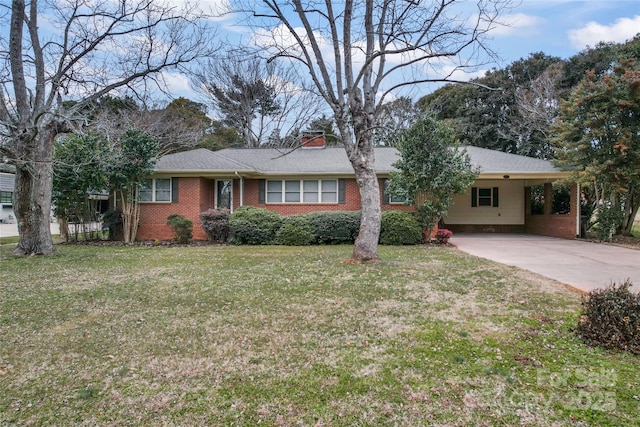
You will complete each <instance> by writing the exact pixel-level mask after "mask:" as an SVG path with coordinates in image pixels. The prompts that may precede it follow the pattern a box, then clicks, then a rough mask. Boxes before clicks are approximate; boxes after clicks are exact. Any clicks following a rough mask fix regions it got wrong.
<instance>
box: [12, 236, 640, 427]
mask: <svg viewBox="0 0 640 427" xmlns="http://www.w3.org/2000/svg"><path fill="white" fill-rule="evenodd" d="M58 249H59V255H57V256H54V257H33V258H20V259H15V258H8V257H4V258H2V259H1V261H0V262H1V264H2V265H1V270H0V277H1V280H0V425H3V426H4V425H92V426H93V425H141V426H142V425H181V426H202V425H242V426H243V425H258V424H260V425H274V426H275V425H284V426H291V425H309V426H314V425H316V426H354V425H370V426H378V425H400V426H419V425H425V426H427V425H428V426H431V425H451V426H483V425H484V426H494V425H535V426H538V425H545V426H550V425H558V426H563V425H567V426H569V425H574V426H585V425H598V426H601V425H616V426H618V425H634V424H635V423H636V422H637V420H638V419H640V409H639V405H640V397H639V396H640V374H639V372H640V370H639V369H638V368H639V366H640V365H639V361H640V359H639V358H638V357H634V356H632V355H629V354H623V353H618V354H612V353H608V352H606V351H602V350H600V349H592V348H589V347H586V346H584V345H583V344H582V343H581V342H580V341H579V340H578V339H577V338H576V337H575V336H574V334H573V333H572V332H571V328H572V327H573V326H574V325H575V324H576V321H577V317H578V310H579V308H580V295H579V294H576V293H574V292H571V291H568V290H566V289H565V288H564V287H563V286H562V285H560V284H558V283H556V282H553V281H550V280H546V279H543V278H541V277H540V276H537V275H533V274H531V273H526V272H523V271H521V270H518V269H515V268H511V267H505V266H501V265H498V264H495V263H491V262H489V261H486V260H481V259H478V258H474V257H471V256H468V255H466V254H464V253H461V252H459V251H457V250H455V249H451V248H439V247H381V249H380V255H381V256H382V258H383V260H384V261H381V262H379V263H376V264H365V265H352V264H342V263H341V261H343V260H345V259H347V258H348V257H349V255H350V252H351V247H350V246H325V247H300V248H295V247H274V246H261V247H234V246H229V247H215V246H205V247H168V248H167V247H164V248H163V247H141V246H138V247H121V246H120V247H92V246H64V245H63V246H59V247H58ZM634 420H635V421H634Z"/></svg>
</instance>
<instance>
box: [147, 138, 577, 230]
mask: <svg viewBox="0 0 640 427" xmlns="http://www.w3.org/2000/svg"><path fill="white" fill-rule="evenodd" d="M303 141H304V140H303ZM465 148H466V150H467V152H468V154H469V156H470V157H471V161H472V163H473V165H474V166H476V167H478V168H479V170H480V174H479V176H478V178H477V180H476V181H475V183H474V184H473V186H472V188H470V189H469V190H468V191H467V193H466V194H464V195H460V196H457V197H455V199H454V201H453V205H452V206H451V209H450V211H449V213H448V215H447V216H446V217H445V218H443V219H442V221H443V222H444V226H445V227H446V228H449V229H451V230H452V231H454V232H516V233H532V234H543V235H549V236H556V237H563V238H575V237H576V235H578V234H579V215H580V214H579V208H578V206H579V205H578V198H577V194H578V189H577V187H576V186H575V185H573V186H572V187H571V193H570V194H571V199H570V206H571V209H570V211H569V213H564V214H553V212H552V210H551V207H552V203H548V202H547V203H544V209H543V211H541V212H539V213H538V214H534V213H533V212H532V209H531V200H532V198H531V194H532V191H531V189H532V187H534V186H538V185H540V186H542V187H541V188H539V189H538V191H537V192H536V194H538V195H539V194H540V193H543V196H544V200H547V201H551V200H552V198H553V190H552V187H551V183H552V182H554V181H557V180H560V179H563V178H567V177H568V173H567V172H563V171H560V170H559V169H557V168H555V167H554V166H553V165H552V164H551V163H550V162H548V161H544V160H539V159H534V158H530V157H523V156H518V155H514V154H507V153H503V152H499V151H493V150H487V149H483V148H478V147H465ZM398 158H399V153H398V151H397V150H396V149H395V148H390V147H378V148H376V149H375V168H376V172H377V174H378V177H379V180H380V181H379V183H380V189H381V190H380V191H381V201H382V206H381V208H382V209H383V210H387V209H403V210H413V206H406V205H404V203H403V200H396V199H394V198H393V197H389V195H388V194H386V193H385V192H384V188H385V181H386V180H387V179H388V178H389V176H390V173H391V172H392V171H394V167H393V166H392V165H393V163H395V162H396V161H397V160H398ZM140 196H141V200H142V202H141V206H140V226H139V230H138V238H139V239H141V240H151V239H171V238H172V237H173V233H172V231H171V229H170V228H169V227H168V226H167V225H166V220H167V217H168V216H169V215H172V214H180V215H183V216H184V217H186V218H188V219H190V220H192V221H193V223H194V239H202V240H204V239H206V234H205V233H204V231H203V230H202V229H201V227H200V225H199V214H200V213H201V212H203V211H206V210H207V209H210V208H228V209H230V210H231V211H233V210H234V209H236V208H237V207H239V206H256V207H261V208H266V209H269V210H272V211H274V212H277V213H279V214H282V215H291V214H300V213H307V212H313V211H331V210H343V211H357V210H359V209H360V194H359V190H358V185H357V183H356V180H355V174H354V171H353V168H352V166H351V164H350V162H349V160H348V159H347V155H346V152H345V150H344V148H342V147H327V146H325V144H324V138H314V139H311V142H309V143H307V144H305V145H303V146H302V147H301V148H299V149H296V150H289V149H249V148H247V149H242V148H241V149H235V148H228V149H224V150H220V151H215V152H213V151H210V150H207V149H203V148H200V149H196V150H191V151H185V152H180V153H174V154H169V155H166V156H163V157H162V158H160V159H159V160H158V162H157V164H156V166H155V170H154V173H153V175H152V179H150V180H148V182H147V184H146V185H145V186H144V188H143V189H142V191H141V194H140ZM539 198H540V197H538V200H539Z"/></svg>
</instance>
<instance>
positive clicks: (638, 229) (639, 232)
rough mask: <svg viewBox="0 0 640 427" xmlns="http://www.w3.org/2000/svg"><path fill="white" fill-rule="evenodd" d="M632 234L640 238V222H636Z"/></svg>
mask: <svg viewBox="0 0 640 427" xmlns="http://www.w3.org/2000/svg"><path fill="white" fill-rule="evenodd" d="M631 234H633V235H634V236H635V237H638V238H640V221H636V222H634V223H633V227H631Z"/></svg>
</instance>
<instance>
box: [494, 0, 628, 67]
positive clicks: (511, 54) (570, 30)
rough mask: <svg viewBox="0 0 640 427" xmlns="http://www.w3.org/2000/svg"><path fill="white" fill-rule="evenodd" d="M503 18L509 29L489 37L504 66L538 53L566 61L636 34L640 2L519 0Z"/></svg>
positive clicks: (621, 0) (623, 0)
mask: <svg viewBox="0 0 640 427" xmlns="http://www.w3.org/2000/svg"><path fill="white" fill-rule="evenodd" d="M506 18H507V19H509V20H512V22H513V25H512V27H511V28H510V29H508V30H502V31H500V32H504V33H505V34H496V35H495V36H493V38H494V42H493V45H494V47H495V48H496V49H497V50H499V52H500V53H501V56H502V58H503V61H504V63H505V64H504V65H506V64H509V63H511V62H513V61H515V60H517V59H519V58H522V57H526V56H527V55H528V54H529V53H533V52H538V51H542V52H544V53H546V54H548V55H555V56H559V57H561V58H569V57H570V56H572V55H574V54H576V53H578V52H579V51H581V50H583V49H584V48H585V47H587V45H589V46H594V45H596V44H597V43H598V42H599V41H612V42H623V41H625V40H628V39H629V38H631V37H633V36H634V35H635V34H636V33H639V32H640V1H638V0H609V1H602V0H598V1H596V0H591V1H566V0H523V1H522V2H521V4H520V5H519V6H517V7H515V8H514V9H513V10H512V11H511V13H510V15H509V16H507V17H506Z"/></svg>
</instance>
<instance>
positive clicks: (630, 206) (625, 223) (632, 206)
mask: <svg viewBox="0 0 640 427" xmlns="http://www.w3.org/2000/svg"><path fill="white" fill-rule="evenodd" d="M638 197H640V196H639V195H638V194H637V193H634V192H633V191H630V192H629V194H628V195H627V200H626V203H625V209H624V219H623V220H622V226H621V232H622V234H623V235H625V236H631V230H632V229H633V222H634V221H635V219H636V215H638V210H639V209H640V203H639V201H638V200H637V199H638Z"/></svg>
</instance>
